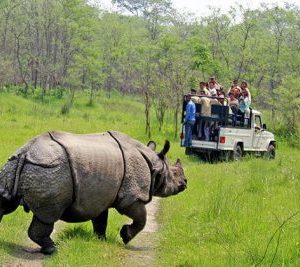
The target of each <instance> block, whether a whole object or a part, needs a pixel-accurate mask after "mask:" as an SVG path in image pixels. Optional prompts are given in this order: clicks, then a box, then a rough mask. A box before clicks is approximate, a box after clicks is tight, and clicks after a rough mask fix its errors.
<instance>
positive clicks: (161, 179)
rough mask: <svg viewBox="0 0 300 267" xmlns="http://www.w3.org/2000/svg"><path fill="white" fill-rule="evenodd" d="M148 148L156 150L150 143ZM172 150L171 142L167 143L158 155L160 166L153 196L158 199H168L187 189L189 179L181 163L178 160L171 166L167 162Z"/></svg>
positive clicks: (153, 144)
mask: <svg viewBox="0 0 300 267" xmlns="http://www.w3.org/2000/svg"><path fill="white" fill-rule="evenodd" d="M148 146H149V147H150V148H151V149H152V150H155V147H156V145H155V143H154V142H153V141H150V142H149V143H148ZM169 150H170V142H169V141H166V142H165V145H164V148H163V149H162V151H161V152H159V153H158V154H157V155H158V164H157V165H158V166H160V167H159V171H157V173H156V175H155V179H154V185H153V190H152V191H153V195H154V196H158V197H168V196H171V195H176V194H178V193H179V192H182V191H183V190H185V189H186V187H187V179H186V177H185V175H184V171H183V168H182V166H181V162H180V160H179V159H177V161H176V163H175V164H174V165H170V164H169V163H168V161H167V158H166V154H167V153H168V151H169Z"/></svg>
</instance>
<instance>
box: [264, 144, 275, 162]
mask: <svg viewBox="0 0 300 267" xmlns="http://www.w3.org/2000/svg"><path fill="white" fill-rule="evenodd" d="M275 154H276V153H275V146H274V145H272V144H270V145H269V146H268V150H267V151H266V152H265V153H264V158H265V159H275Z"/></svg>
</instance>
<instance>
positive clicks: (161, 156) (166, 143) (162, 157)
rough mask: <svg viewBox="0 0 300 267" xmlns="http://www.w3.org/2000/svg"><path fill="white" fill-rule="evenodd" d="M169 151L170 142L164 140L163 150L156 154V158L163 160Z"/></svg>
mask: <svg viewBox="0 0 300 267" xmlns="http://www.w3.org/2000/svg"><path fill="white" fill-rule="evenodd" d="M169 150H170V142H169V141H168V140H166V141H165V145H164V148H163V149H162V151H161V152H159V154H158V156H159V157H160V159H164V158H165V156H166V154H167V153H168V151H169Z"/></svg>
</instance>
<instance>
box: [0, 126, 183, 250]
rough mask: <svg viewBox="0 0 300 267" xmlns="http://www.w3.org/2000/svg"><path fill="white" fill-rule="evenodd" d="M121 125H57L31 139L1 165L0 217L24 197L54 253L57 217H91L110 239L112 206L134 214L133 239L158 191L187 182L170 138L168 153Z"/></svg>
mask: <svg viewBox="0 0 300 267" xmlns="http://www.w3.org/2000/svg"><path fill="white" fill-rule="evenodd" d="M155 146H156V144H155V142H153V141H150V142H149V144H148V146H146V145H143V144H142V143H140V142H139V141H137V140H134V139H132V138H130V137H129V136H127V135H125V134H122V133H120V132H116V131H108V132H105V133H99V134H83V135H80V134H71V133H66V132H60V131H51V132H47V133H44V134H42V135H39V136H37V137H35V138H33V139H31V140H30V141H29V142H28V143H26V144H25V145H24V146H23V147H21V148H20V149H19V150H18V151H17V152H16V153H15V154H14V155H13V156H11V157H10V158H9V160H8V161H7V163H6V164H5V165H4V166H3V167H2V169H1V170H0V221H1V219H2V217H3V215H5V214H8V213H11V212H13V211H14V210H15V209H16V208H17V207H18V206H19V205H22V206H23V208H24V210H25V211H26V212H29V211H31V212H32V213H33V219H32V222H31V224H30V227H29V229H28V235H29V237H30V239H32V240H33V241H34V242H35V243H37V244H38V245H39V246H40V247H41V252H42V253H44V254H52V253H53V252H54V251H55V244H54V242H53V241H52V239H51V238H50V234H51V233H52V231H53V228H54V223H55V222H56V221H58V220H63V221H66V222H84V221H88V220H91V221H92V224H93V229H94V232H95V234H96V235H97V236H98V237H99V238H102V239H106V227H107V218H108V209H109V208H115V209H116V210H117V211H118V212H119V213H121V214H124V215H126V216H128V217H129V218H131V219H132V220H133V222H132V224H130V225H123V227H122V228H121V231H120V236H121V238H122V240H123V242H124V243H125V244H127V243H128V242H129V241H130V240H131V239H132V238H133V237H135V236H136V234H137V233H139V232H140V231H141V230H142V229H143V228H144V226H145V223H146V209H145V205H146V204H147V203H149V202H150V201H151V199H152V196H159V197H167V196H171V195H175V194H177V193H179V192H181V191H183V190H184V189H185V188H186V186H187V180H186V178H185V175H184V172H183V168H182V166H181V163H180V160H179V159H178V160H177V161H176V163H175V165H172V166H171V165H169V164H168V163H167V160H166V153H167V152H168V150H169V148H170V143H169V141H166V142H165V145H164V147H163V149H162V151H161V152H160V153H158V154H157V153H156V152H155V151H154V149H155Z"/></svg>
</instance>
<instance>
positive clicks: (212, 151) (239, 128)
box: [180, 98, 276, 161]
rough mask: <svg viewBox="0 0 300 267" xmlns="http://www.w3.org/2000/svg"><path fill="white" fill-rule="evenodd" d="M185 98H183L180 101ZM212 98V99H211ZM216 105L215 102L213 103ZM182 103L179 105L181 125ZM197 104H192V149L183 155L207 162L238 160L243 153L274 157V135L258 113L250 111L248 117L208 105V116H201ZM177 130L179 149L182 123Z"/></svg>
mask: <svg viewBox="0 0 300 267" xmlns="http://www.w3.org/2000/svg"><path fill="white" fill-rule="evenodd" d="M184 99H185V98H184ZM214 99H216V98H214ZM214 103H216V102H214ZM185 106H186V101H185V100H184V102H183V111H182V122H184V117H185ZM201 109H202V107H201V104H197V103H196V122H195V124H194V127H193V137H192V146H191V147H186V154H200V155H202V156H204V157H205V159H207V160H212V159H221V160H226V161H228V160H240V159H241V157H242V156H243V155H244V154H246V153H247V152H252V153H255V154H256V155H262V156H264V157H265V158H267V159H274V158H275V148H276V142H275V138H274V134H272V133H271V132H268V131H267V126H266V124H263V123H262V118H261V113H260V112H259V111H257V110H254V109H250V114H249V118H246V119H245V118H244V117H243V116H240V115H237V114H232V112H231V110H230V107H229V106H228V104H227V103H226V104H222V105H221V104H219V103H218V104H217V105H216V104H212V105H211V106H210V109H211V110H210V114H209V115H208V114H205V116H203V114H202V112H201ZM181 129H182V131H181V135H180V137H181V146H182V147H183V146H184V138H185V136H184V132H185V131H184V123H183V124H182V128H181Z"/></svg>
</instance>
